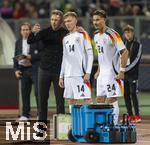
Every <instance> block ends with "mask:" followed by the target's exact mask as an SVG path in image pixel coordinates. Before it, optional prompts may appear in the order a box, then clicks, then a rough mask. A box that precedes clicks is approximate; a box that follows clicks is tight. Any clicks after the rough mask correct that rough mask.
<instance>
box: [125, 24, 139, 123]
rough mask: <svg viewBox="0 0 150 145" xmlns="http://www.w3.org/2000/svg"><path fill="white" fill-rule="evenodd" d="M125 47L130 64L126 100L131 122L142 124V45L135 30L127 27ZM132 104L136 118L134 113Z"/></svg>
mask: <svg viewBox="0 0 150 145" xmlns="http://www.w3.org/2000/svg"><path fill="white" fill-rule="evenodd" d="M124 36H125V41H124V43H125V45H126V48H127V49H128V51H129V58H128V63H127V66H126V71H125V79H124V88H125V91H124V99H125V104H126V108H127V112H128V115H129V117H128V119H129V120H130V121H135V122H141V117H140V112H139V101H138V95H137V93H138V75H139V64H140V59H141V55H142V45H141V44H140V43H139V42H138V41H137V40H136V39H135V36H134V28H133V27H132V26H130V25H127V26H126V27H125V28H124ZM132 103H133V107H134V111H135V116H134V115H133V111H132Z"/></svg>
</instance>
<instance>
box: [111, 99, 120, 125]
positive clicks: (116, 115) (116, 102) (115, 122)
mask: <svg viewBox="0 0 150 145" xmlns="http://www.w3.org/2000/svg"><path fill="white" fill-rule="evenodd" d="M111 105H113V107H114V108H113V113H112V114H114V125H116V124H118V118H119V105H118V101H115V102H113V103H111Z"/></svg>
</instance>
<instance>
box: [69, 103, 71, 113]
mask: <svg viewBox="0 0 150 145" xmlns="http://www.w3.org/2000/svg"><path fill="white" fill-rule="evenodd" d="M71 108H72V105H69V113H70V114H71Z"/></svg>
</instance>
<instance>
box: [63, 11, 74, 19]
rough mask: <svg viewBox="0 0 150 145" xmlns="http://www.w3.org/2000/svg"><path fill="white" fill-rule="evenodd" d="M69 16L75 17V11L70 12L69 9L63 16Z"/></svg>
mask: <svg viewBox="0 0 150 145" xmlns="http://www.w3.org/2000/svg"><path fill="white" fill-rule="evenodd" d="M69 16H72V17H75V18H76V19H77V14H76V13H75V12H71V11H69V12H67V13H65V14H64V16H63V18H64V19H66V18H67V17H69Z"/></svg>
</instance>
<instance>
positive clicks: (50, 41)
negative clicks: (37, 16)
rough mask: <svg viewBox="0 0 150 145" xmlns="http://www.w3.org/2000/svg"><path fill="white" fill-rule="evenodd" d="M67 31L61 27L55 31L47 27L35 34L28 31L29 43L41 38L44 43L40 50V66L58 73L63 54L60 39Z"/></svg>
mask: <svg viewBox="0 0 150 145" xmlns="http://www.w3.org/2000/svg"><path fill="white" fill-rule="evenodd" d="M67 33H68V31H67V30H66V29H65V28H63V27H61V28H59V29H58V30H56V31H54V30H53V29H52V27H49V28H46V29H43V30H41V31H40V32H38V33H37V34H34V33H30V35H29V37H28V40H27V42H28V43H29V44H32V43H34V42H38V41H40V40H41V41H42V43H43V45H44V46H43V50H42V52H41V61H40V68H42V69H44V70H49V71H50V73H54V74H58V75H59V73H60V69H61V63H62V55H63V45H62V40H63V37H64V36H65V35H66V34H67Z"/></svg>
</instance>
